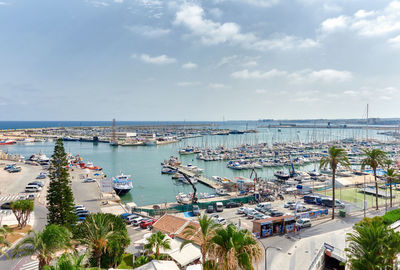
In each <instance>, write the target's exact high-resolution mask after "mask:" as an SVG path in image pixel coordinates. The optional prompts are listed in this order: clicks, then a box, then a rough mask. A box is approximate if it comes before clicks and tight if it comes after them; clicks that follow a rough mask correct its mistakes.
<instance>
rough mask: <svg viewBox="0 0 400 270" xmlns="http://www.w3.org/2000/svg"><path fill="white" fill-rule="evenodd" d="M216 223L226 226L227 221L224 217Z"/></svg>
mask: <svg viewBox="0 0 400 270" xmlns="http://www.w3.org/2000/svg"><path fill="white" fill-rule="evenodd" d="M216 222H217V223H219V224H221V225H225V224H226V219H224V218H223V217H220V218H217V219H216Z"/></svg>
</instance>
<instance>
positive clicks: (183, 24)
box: [0, 0, 400, 121]
mask: <svg viewBox="0 0 400 270" xmlns="http://www.w3.org/2000/svg"><path fill="white" fill-rule="evenodd" d="M0 63H1V64H0V120H110V119H112V118H117V119H118V120H142V121H146V120H160V121H162V120H181V121H182V120H188V121H189V120H190V121H195V120H218V121H219V120H222V119H226V120H235V119H261V118H274V119H287V118H290V119H300V118H360V117H362V116H363V115H364V114H365V107H366V104H367V103H369V104H370V111H371V116H373V117H400V115H399V114H398V107H399V105H400V76H399V74H400V69H399V67H400V1H384V0H381V1H362V0H292V1H285V0H209V1H161V0H86V1H85V0H70V1H65V0H64V1H54V0H37V1H32V0H0Z"/></svg>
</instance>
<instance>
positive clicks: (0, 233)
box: [0, 225, 11, 257]
mask: <svg viewBox="0 0 400 270" xmlns="http://www.w3.org/2000/svg"><path fill="white" fill-rule="evenodd" d="M10 232H11V230H10V228H8V226H7V225H3V226H1V227H0V254H3V255H5V256H6V257H8V254H7V252H4V250H3V248H4V247H9V246H10V243H9V242H8V241H7V235H8V234H9V233H10Z"/></svg>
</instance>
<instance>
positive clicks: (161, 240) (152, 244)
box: [144, 231, 171, 260]
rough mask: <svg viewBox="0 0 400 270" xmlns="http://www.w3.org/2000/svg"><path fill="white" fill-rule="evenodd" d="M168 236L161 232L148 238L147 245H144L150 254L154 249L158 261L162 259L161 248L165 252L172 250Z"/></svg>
mask: <svg viewBox="0 0 400 270" xmlns="http://www.w3.org/2000/svg"><path fill="white" fill-rule="evenodd" d="M166 236H167V235H166V234H165V233H162V232H160V231H158V232H156V233H153V234H152V235H151V236H150V237H149V238H147V243H146V244H145V245H144V248H145V249H146V250H148V251H149V252H150V253H151V252H153V249H155V250H156V254H155V255H156V259H157V260H158V259H159V258H160V248H162V249H163V250H164V251H165V250H169V249H171V244H170V242H171V241H170V239H168V238H167V239H166V238H165V237H166Z"/></svg>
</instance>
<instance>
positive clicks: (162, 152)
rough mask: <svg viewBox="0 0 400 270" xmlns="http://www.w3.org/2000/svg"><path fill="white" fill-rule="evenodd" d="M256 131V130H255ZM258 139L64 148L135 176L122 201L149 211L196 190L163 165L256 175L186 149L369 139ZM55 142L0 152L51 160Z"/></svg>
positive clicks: (269, 135)
mask: <svg viewBox="0 0 400 270" xmlns="http://www.w3.org/2000/svg"><path fill="white" fill-rule="evenodd" d="M223 128H231V129H244V128H245V127H243V126H226V127H223ZM249 128H250V127H249ZM257 130H258V131H259V132H258V133H247V134H236V135H233V134H231V135H228V136H223V135H213V136H211V135H207V136H203V137H196V138H190V139H184V140H181V141H180V142H178V143H174V144H167V145H157V146H125V147H122V146H119V147H112V146H110V145H109V144H107V143H97V144H95V143H87V142H64V145H65V149H66V151H67V152H69V153H72V154H73V155H80V156H81V157H82V158H83V161H84V162H85V163H86V162H89V161H90V162H93V163H94V165H95V166H99V167H101V168H103V171H104V173H105V174H106V175H107V177H112V176H115V175H117V174H119V173H120V172H122V173H124V174H129V175H131V176H132V180H133V189H132V190H131V191H130V193H128V194H127V195H125V196H123V197H122V200H123V201H125V202H131V201H134V202H135V203H136V204H137V205H139V206H142V205H149V204H155V203H165V202H173V201H175V196H176V195H177V194H178V193H179V192H185V193H190V192H192V188H191V186H190V185H183V184H178V183H176V181H174V180H172V179H171V176H169V175H162V174H161V162H163V161H164V160H166V159H169V157H170V156H177V157H179V159H180V160H181V161H182V164H184V165H186V164H193V165H196V166H198V167H200V168H203V169H204V173H203V174H204V175H205V176H207V177H211V176H214V175H215V176H221V177H228V178H232V177H235V176H244V177H250V173H251V170H239V171H238V170H232V169H229V168H227V167H226V164H227V161H208V162H207V161H202V160H198V159H196V156H195V155H183V156H179V154H178V151H179V150H180V149H182V148H184V147H186V146H195V147H210V148H214V147H217V146H225V147H235V146H238V145H242V144H258V143H268V144H269V145H271V144H272V143H277V142H280V143H284V142H300V143H308V142H313V141H320V142H328V141H330V140H336V139H345V138H356V139H361V138H364V137H365V131H363V130H360V129H349V128H347V129H306V128H282V129H278V128H259V129H257ZM368 135H369V137H370V138H372V137H374V138H378V139H384V140H387V137H385V136H382V135H378V134H377V131H374V130H370V131H369V134H368ZM53 148H54V142H43V143H30V144H14V145H8V146H0V150H2V151H4V152H8V153H10V154H21V155H23V156H25V157H29V156H30V155H32V154H34V153H39V152H42V153H44V154H46V155H47V156H49V157H50V156H51V154H52V152H53ZM316 167H317V165H316V164H308V165H306V166H304V167H302V168H301V167H300V168H299V169H301V170H312V169H315V168H316ZM278 169H279V168H267V167H264V168H262V169H257V174H258V176H259V177H262V178H264V179H269V178H273V172H274V171H276V170H278ZM196 187H197V191H198V192H200V193H210V194H212V193H214V190H212V189H211V188H209V187H206V186H204V185H202V184H201V183H197V184H196Z"/></svg>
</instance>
